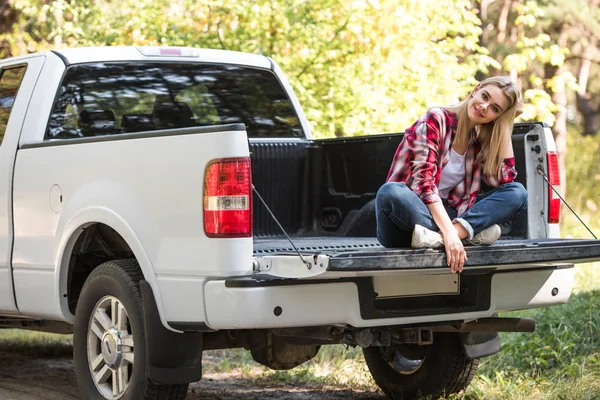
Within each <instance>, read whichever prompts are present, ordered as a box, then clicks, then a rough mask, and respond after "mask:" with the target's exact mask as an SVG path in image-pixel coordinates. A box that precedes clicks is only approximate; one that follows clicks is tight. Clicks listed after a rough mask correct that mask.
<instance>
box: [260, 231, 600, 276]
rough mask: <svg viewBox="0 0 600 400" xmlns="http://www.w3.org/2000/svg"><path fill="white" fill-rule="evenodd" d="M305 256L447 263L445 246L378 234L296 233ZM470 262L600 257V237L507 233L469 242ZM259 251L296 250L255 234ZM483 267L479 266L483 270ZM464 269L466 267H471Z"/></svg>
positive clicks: (370, 263) (340, 263)
mask: <svg viewBox="0 0 600 400" xmlns="http://www.w3.org/2000/svg"><path fill="white" fill-rule="evenodd" d="M292 240H293V242H294V244H295V246H296V247H297V248H298V250H300V252H301V253H302V254H303V255H304V256H314V255H317V254H319V255H327V256H328V257H329V260H330V262H329V266H328V271H339V272H342V271H344V272H349V271H357V272H358V271H368V270H373V271H375V270H409V269H422V268H441V267H446V266H447V264H446V255H445V251H444V249H412V248H398V249H388V248H385V247H383V246H381V245H380V244H379V242H378V241H377V239H376V238H372V237H367V238H356V237H353V238H347V237H297V238H292ZM465 249H466V251H467V257H468V261H467V263H466V264H465V265H466V270H467V269H469V267H494V266H500V265H515V264H526V265H531V264H538V265H539V264H546V263H548V264H553V265H556V264H557V263H569V262H587V261H590V262H591V261H597V260H600V240H585V239H535V240H523V239H518V240H511V239H503V240H499V241H498V242H496V243H494V244H493V245H491V246H465ZM254 255H255V256H267V255H292V256H294V255H296V252H295V250H294V248H293V247H292V245H291V244H290V242H289V241H288V240H287V239H285V238H255V239H254ZM479 269H480V268H478V270H479ZM466 270H465V272H466Z"/></svg>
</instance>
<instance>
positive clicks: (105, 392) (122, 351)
mask: <svg viewBox="0 0 600 400" xmlns="http://www.w3.org/2000/svg"><path fill="white" fill-rule="evenodd" d="M133 350H134V341H133V332H132V331H131V324H130V322H129V315H128V314H127V310H126V309H125V306H124V305H123V303H122V302H121V301H120V300H119V299H117V298H116V297H114V296H105V297H103V298H102V299H100V301H98V303H96V305H95V306H94V309H93V311H92V314H91V317H90V323H89V326H88V333H87V355H88V366H89V369H90V373H91V375H92V380H93V381H94V384H95V385H96V388H97V389H98V391H99V392H100V394H101V395H102V396H104V398H105V399H107V400H117V399H120V398H121V397H122V396H123V394H125V391H126V390H127V387H128V386H129V381H130V379H131V374H132V372H133V363H134V351H133Z"/></svg>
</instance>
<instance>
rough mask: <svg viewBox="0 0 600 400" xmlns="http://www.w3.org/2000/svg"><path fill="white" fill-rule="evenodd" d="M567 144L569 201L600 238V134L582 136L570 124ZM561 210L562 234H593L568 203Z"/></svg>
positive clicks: (578, 236)
mask: <svg viewBox="0 0 600 400" xmlns="http://www.w3.org/2000/svg"><path fill="white" fill-rule="evenodd" d="M567 147H568V148H569V152H568V153H567V159H566V165H567V201H568V203H569V204H570V205H571V207H573V208H574V209H575V210H576V211H577V213H578V215H579V216H580V217H581V219H583V221H584V222H585V223H586V224H587V225H588V226H589V227H590V229H592V232H594V233H595V235H596V236H597V237H599V238H600V170H599V169H598V165H600V137H598V136H581V135H579V134H578V133H577V131H576V129H575V128H574V127H571V129H569V132H568V136H567ZM561 210H562V212H561V214H562V225H561V230H562V231H563V236H566V237H575V238H591V235H590V234H589V232H588V231H587V229H585V227H583V225H582V224H581V222H579V221H578V220H577V218H576V217H575V216H573V214H572V213H571V212H570V211H569V210H568V208H567V207H565V206H564V205H563V206H562V208H561Z"/></svg>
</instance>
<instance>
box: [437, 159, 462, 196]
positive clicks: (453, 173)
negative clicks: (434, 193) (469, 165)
mask: <svg viewBox="0 0 600 400" xmlns="http://www.w3.org/2000/svg"><path fill="white" fill-rule="evenodd" d="M464 179H465V156H464V154H463V155H460V154H458V153H457V152H456V151H454V149H451V150H450V160H448V163H447V164H446V166H445V167H444V169H442V176H441V177H440V184H439V185H438V192H439V193H440V197H441V198H442V199H447V198H448V194H450V191H451V190H452V189H454V188H455V187H456V185H458V184H459V183H461V182H462V181H463V180H464Z"/></svg>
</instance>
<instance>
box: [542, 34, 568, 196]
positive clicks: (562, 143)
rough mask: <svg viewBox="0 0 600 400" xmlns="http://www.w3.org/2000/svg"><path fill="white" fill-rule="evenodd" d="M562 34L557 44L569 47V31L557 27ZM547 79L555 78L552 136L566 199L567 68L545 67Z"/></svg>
mask: <svg viewBox="0 0 600 400" xmlns="http://www.w3.org/2000/svg"><path fill="white" fill-rule="evenodd" d="M557 28H558V30H559V32H560V34H559V37H558V40H557V43H558V45H559V46H560V47H567V29H566V26H565V25H562V26H559V27H557ZM544 72H545V76H546V79H547V80H549V79H552V78H555V83H554V90H551V89H547V90H549V94H550V95H551V96H552V101H553V102H554V104H556V106H557V107H558V111H557V112H556V121H555V122H554V126H553V127H552V135H553V136H554V142H555V143H556V151H557V153H558V165H559V168H560V188H559V189H558V191H559V193H560V194H561V195H562V196H563V197H564V196H565V193H566V191H567V168H566V164H565V160H566V156H567V111H566V107H567V92H566V84H565V79H564V73H565V67H564V66H561V67H559V68H557V67H555V66H553V65H550V64H546V65H545V71H544Z"/></svg>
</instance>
